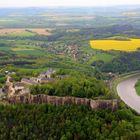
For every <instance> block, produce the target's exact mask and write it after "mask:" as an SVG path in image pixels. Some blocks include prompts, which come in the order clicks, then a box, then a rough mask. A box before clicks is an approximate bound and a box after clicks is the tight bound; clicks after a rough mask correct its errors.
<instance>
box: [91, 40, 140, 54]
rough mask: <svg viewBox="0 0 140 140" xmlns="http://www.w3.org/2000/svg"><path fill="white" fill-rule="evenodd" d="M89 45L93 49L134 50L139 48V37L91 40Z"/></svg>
mask: <svg viewBox="0 0 140 140" xmlns="http://www.w3.org/2000/svg"><path fill="white" fill-rule="evenodd" d="M90 45H91V47H92V48H94V49H100V50H119V51H127V52H130V51H136V50H137V49H138V48H140V39H130V40H125V41H121V40H91V41H90Z"/></svg>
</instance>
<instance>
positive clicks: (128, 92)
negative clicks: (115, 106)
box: [117, 75, 140, 114]
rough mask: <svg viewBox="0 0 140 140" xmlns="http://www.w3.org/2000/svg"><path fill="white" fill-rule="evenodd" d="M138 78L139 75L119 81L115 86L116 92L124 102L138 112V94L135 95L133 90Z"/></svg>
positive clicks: (139, 103) (139, 107)
mask: <svg viewBox="0 0 140 140" xmlns="http://www.w3.org/2000/svg"><path fill="white" fill-rule="evenodd" d="M138 79H140V75H139V76H133V77H130V78H128V79H126V80H124V81H122V82H120V83H119V84H118V86H117V92H118V95H119V96H120V98H121V99H122V100H123V101H124V102H125V104H127V105H128V106H129V107H131V108H132V109H134V110H135V111H136V112H137V113H139V114H140V96H138V95H137V93H136V90H135V84H136V82H137V81H138Z"/></svg>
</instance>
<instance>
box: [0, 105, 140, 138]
mask: <svg viewBox="0 0 140 140" xmlns="http://www.w3.org/2000/svg"><path fill="white" fill-rule="evenodd" d="M25 112H26V113H25ZM0 116H1V117H0V139H1V140H9V139H11V140H15V139H17V140H25V139H27V140H46V139H49V140H73V139H75V140H79V139H80V140H87V139H88V140H93V139H96V140H100V139H101V140H104V139H112V140H114V139H126V140H128V139H130V140H135V139H139V138H140V127H139V122H140V118H139V117H138V116H136V115H135V114H134V113H133V112H131V111H130V110H129V109H127V108H125V107H124V106H123V105H121V106H120V107H119V109H118V110H117V111H116V112H112V111H111V110H99V111H91V110H89V109H88V108H86V107H84V106H79V107H78V106H59V107H56V106H50V105H19V104H17V105H10V106H9V105H5V106H3V105H0Z"/></svg>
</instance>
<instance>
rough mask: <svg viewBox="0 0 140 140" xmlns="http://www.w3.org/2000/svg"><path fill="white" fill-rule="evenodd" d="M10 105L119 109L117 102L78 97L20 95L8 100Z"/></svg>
mask: <svg viewBox="0 0 140 140" xmlns="http://www.w3.org/2000/svg"><path fill="white" fill-rule="evenodd" d="M8 101H9V103H12V104H14V103H26V104H52V105H56V106H58V105H71V104H75V105H84V106H87V107H89V108H91V109H93V110H97V109H106V108H108V109H112V111H115V110H116V109H117V108H118V102H117V100H92V99H87V98H76V97H57V96H47V95H42V94H41V95H31V94H28V95H26V96H25V95H20V96H12V97H9V98H8Z"/></svg>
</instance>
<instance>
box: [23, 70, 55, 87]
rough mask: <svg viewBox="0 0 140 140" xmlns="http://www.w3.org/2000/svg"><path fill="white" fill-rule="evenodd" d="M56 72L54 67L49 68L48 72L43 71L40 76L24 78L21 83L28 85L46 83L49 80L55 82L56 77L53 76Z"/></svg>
mask: <svg viewBox="0 0 140 140" xmlns="http://www.w3.org/2000/svg"><path fill="white" fill-rule="evenodd" d="M54 73H55V71H54V70H53V69H49V70H48V71H47V72H43V73H41V74H40V75H39V76H38V77H31V78H22V79H21V83H24V84H26V85H35V84H46V83H49V82H53V81H54V79H53V78H51V77H52V74H54Z"/></svg>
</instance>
